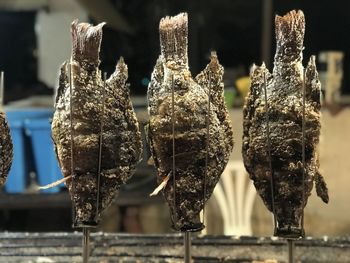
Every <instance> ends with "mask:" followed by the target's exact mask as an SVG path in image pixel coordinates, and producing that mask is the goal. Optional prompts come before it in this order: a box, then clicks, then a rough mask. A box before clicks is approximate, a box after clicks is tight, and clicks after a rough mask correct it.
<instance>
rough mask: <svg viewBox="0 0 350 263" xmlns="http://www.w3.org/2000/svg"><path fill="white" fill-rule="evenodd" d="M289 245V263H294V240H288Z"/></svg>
mask: <svg viewBox="0 0 350 263" xmlns="http://www.w3.org/2000/svg"><path fill="white" fill-rule="evenodd" d="M287 243H288V263H294V248H295V241H294V240H293V239H287Z"/></svg>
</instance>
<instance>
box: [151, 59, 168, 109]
mask: <svg viewBox="0 0 350 263" xmlns="http://www.w3.org/2000/svg"><path fill="white" fill-rule="evenodd" d="M163 81H164V58H163V56H162V55H160V56H159V57H158V59H157V62H156V65H155V66H154V69H153V72H152V77H151V81H150V82H149V83H148V89H147V101H148V111H149V113H152V112H153V113H155V112H156V111H157V110H158V94H159V92H160V90H161V88H162V84H163Z"/></svg>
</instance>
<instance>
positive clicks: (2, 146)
mask: <svg viewBox="0 0 350 263" xmlns="http://www.w3.org/2000/svg"><path fill="white" fill-rule="evenodd" d="M0 132H1V133H0V187H1V186H3V185H4V184H5V182H6V179H7V176H8V173H9V171H10V168H11V165H12V160H13V143H12V138H11V133H10V128H9V125H8V123H7V120H6V115H5V113H4V112H2V111H0Z"/></svg>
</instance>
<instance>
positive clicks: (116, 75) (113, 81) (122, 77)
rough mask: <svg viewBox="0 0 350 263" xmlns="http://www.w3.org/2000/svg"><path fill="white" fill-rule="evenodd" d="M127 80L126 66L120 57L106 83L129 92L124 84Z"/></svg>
mask: <svg viewBox="0 0 350 263" xmlns="http://www.w3.org/2000/svg"><path fill="white" fill-rule="evenodd" d="M127 79H128V66H127V65H126V63H125V61H124V58H123V57H120V58H119V60H118V62H117V65H116V66H115V71H114V72H113V74H112V75H111V76H110V77H109V79H108V80H107V81H106V82H107V84H108V85H110V86H112V87H117V88H126V89H125V90H126V91H128V92H129V89H128V85H127V83H126V81H127Z"/></svg>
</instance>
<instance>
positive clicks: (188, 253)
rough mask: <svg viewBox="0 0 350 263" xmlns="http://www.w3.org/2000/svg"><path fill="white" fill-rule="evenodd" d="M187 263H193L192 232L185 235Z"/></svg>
mask: <svg viewBox="0 0 350 263" xmlns="http://www.w3.org/2000/svg"><path fill="white" fill-rule="evenodd" d="M184 247H185V263H190V262H191V232H188V231H186V232H185V235H184Z"/></svg>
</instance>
